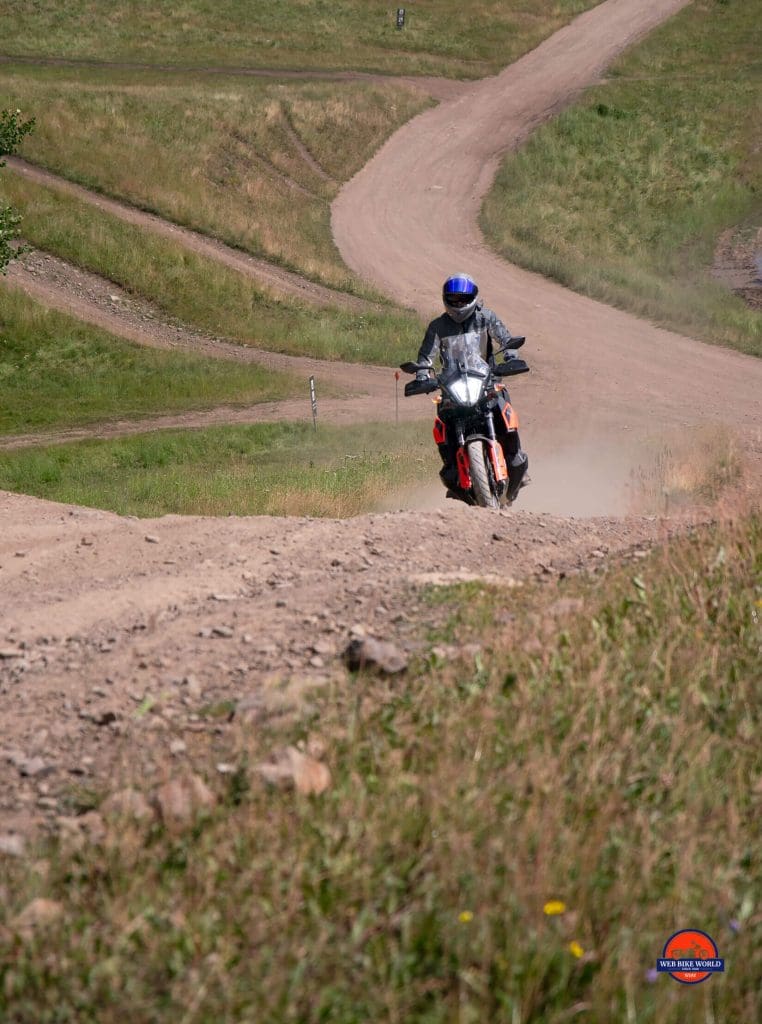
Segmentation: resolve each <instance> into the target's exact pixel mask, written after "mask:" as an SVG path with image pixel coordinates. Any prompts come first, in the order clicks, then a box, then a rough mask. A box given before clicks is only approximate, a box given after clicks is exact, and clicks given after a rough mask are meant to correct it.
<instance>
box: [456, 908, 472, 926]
mask: <svg viewBox="0 0 762 1024" xmlns="http://www.w3.org/2000/svg"><path fill="white" fill-rule="evenodd" d="M473 919H474V915H473V914H472V913H471V911H470V910H461V912H460V913H459V914H458V920H459V921H460V923H461V924H468V922H469V921H473Z"/></svg>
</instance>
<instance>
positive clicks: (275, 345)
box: [4, 174, 423, 366]
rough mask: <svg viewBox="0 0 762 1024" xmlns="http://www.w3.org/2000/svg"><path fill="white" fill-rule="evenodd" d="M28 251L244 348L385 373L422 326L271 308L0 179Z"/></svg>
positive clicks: (193, 260) (410, 320)
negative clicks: (366, 365) (18, 215)
mask: <svg viewBox="0 0 762 1024" xmlns="http://www.w3.org/2000/svg"><path fill="white" fill-rule="evenodd" d="M4 186H5V189H6V192H7V194H8V196H9V197H10V198H11V199H12V201H13V203H14V205H15V206H16V207H17V208H18V209H19V210H20V211H22V213H23V216H24V235H25V238H26V240H27V241H28V242H30V243H32V244H33V245H35V246H36V247H38V248H40V249H43V250H45V251H47V252H52V253H55V254H56V255H57V256H60V257H61V258H62V259H65V260H68V261H69V262H71V263H73V264H75V265H76V266H79V267H83V268H84V269H86V270H90V271H93V272H94V273H97V274H101V275H102V276H103V277H106V278H107V279H108V280H110V281H113V282H114V283H115V284H118V285H121V287H123V288H124V289H125V290H126V291H127V292H129V293H130V294H131V295H134V296H135V297H136V298H142V299H146V300H148V301H149V302H152V303H153V304H154V305H155V306H157V307H158V308H159V309H160V310H162V311H163V312H164V313H165V314H167V315H168V316H170V317H174V318H176V319H177V320H178V321H180V322H181V323H184V324H188V325H190V326H193V327H195V328H197V329H199V330H202V331H206V332H208V333H210V334H212V335H214V336H224V337H227V338H230V339H231V340H233V341H239V342H241V343H242V344H244V345H250V346H252V347H253V348H261V349H266V350H268V351H273V352H287V353H289V354H292V355H310V356H315V357H316V358H319V359H344V360H347V361H350V362H370V363H377V364H379V365H382V366H383V365H385V366H391V365H394V364H396V363H399V362H400V361H401V360H402V359H406V358H409V357H410V352H411V351H412V350H413V349H414V348H415V347H416V346H417V345H418V344H419V341H420V337H419V335H421V334H422V330H423V328H422V324H421V321H420V320H419V318H418V317H417V316H416V315H415V314H413V313H408V312H405V311H404V310H398V309H396V308H392V309H391V310H390V311H389V312H384V311H383V307H381V308H380V310H379V311H378V312H375V311H374V310H372V309H368V310H367V311H365V312H350V311H346V310H338V309H315V308H313V307H308V306H306V305H304V304H301V303H299V302H298V301H297V300H292V299H288V300H286V299H283V300H279V299H276V298H273V297H272V296H271V295H269V294H268V293H267V292H266V291H265V290H264V288H262V287H258V286H257V285H256V284H255V283H253V282H252V281H251V279H250V278H248V277H245V276H244V275H243V274H241V273H238V272H237V271H235V270H232V269H230V268H228V267H225V266H223V265H222V264H220V263H218V262H216V261H215V260H213V259H210V258H208V257H206V256H201V255H198V254H196V253H193V252H191V251H190V250H189V249H188V248H187V247H186V246H184V245H183V244H182V243H179V242H173V241H171V240H169V239H167V238H164V237H159V236H157V235H155V234H153V233H152V232H151V231H150V230H149V229H146V228H139V227H136V226H134V225H131V224H126V223H125V222H124V221H121V220H119V219H118V218H116V217H114V216H112V215H109V214H106V213H104V212H102V211H99V210H97V209H95V208H94V207H92V206H91V205H90V204H89V203H86V202H84V201H82V200H80V199H77V198H76V197H73V196H67V195H65V194H64V193H62V192H59V191H58V190H56V189H50V188H46V187H44V186H41V185H37V184H35V183H33V182H29V181H25V180H23V179H22V178H19V177H18V176H17V175H13V174H7V175H6V179H5V181H4Z"/></svg>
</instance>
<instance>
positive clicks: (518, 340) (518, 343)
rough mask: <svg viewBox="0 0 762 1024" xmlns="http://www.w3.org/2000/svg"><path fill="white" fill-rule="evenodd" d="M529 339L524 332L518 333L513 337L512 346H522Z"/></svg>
mask: <svg viewBox="0 0 762 1024" xmlns="http://www.w3.org/2000/svg"><path fill="white" fill-rule="evenodd" d="M526 340H527V339H526V338H525V337H524V336H523V335H522V334H517V335H516V337H515V338H514V337H511V348H521V346H522V345H523V344H524V342H525V341H526Z"/></svg>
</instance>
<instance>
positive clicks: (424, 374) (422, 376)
mask: <svg viewBox="0 0 762 1024" xmlns="http://www.w3.org/2000/svg"><path fill="white" fill-rule="evenodd" d="M415 379H416V380H428V379H429V371H428V370H418V371H417V372H416V375H415Z"/></svg>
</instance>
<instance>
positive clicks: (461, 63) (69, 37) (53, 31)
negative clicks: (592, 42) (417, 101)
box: [0, 0, 597, 78]
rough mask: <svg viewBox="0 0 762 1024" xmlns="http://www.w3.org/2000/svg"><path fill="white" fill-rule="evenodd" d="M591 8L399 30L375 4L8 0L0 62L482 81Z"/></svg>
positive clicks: (445, 20) (416, 8)
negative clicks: (78, 61) (56, 60)
mask: <svg viewBox="0 0 762 1024" xmlns="http://www.w3.org/2000/svg"><path fill="white" fill-rule="evenodd" d="M596 2H597V0H508V2H505V0H473V2H472V3H470V4H468V5H467V6H464V5H463V4H461V3H458V2H456V0H437V2H436V3H432V2H431V0H418V2H416V3H415V4H410V5H409V6H407V18H406V24H405V28H404V29H403V30H402V31H398V30H397V28H396V7H395V6H394V5H390V4H388V3H385V2H381V0H278V2H277V3H274V4H243V5H242V4H241V3H239V2H237V0H185V2H183V3H182V4H180V5H179V6H178V5H174V6H173V7H171V8H170V7H165V6H162V5H161V4H155V3H152V2H150V0H134V2H133V3H130V4H129V5H118V6H114V4H112V3H108V2H106V0H69V2H68V3H67V4H66V6H65V7H64V8H62V7H61V5H60V4H58V3H56V2H55V0H36V2H35V3H34V4H33V5H30V4H29V3H27V2H25V0H6V2H5V3H4V4H3V6H2V9H0V39H1V40H2V43H1V44H0V49H1V50H2V52H3V53H5V54H10V53H12V54H31V55H35V56H36V55H41V54H46V55H50V56H62V57H65V58H72V57H80V58H82V57H84V58H88V57H95V58H99V59H111V60H125V59H129V60H139V61H146V62H149V63H150V62H162V63H169V64H201V65H209V64H214V65H228V66H230V65H242V66H245V67H264V68H295V69H303V68H331V69H334V68H359V69H361V70H376V71H383V72H388V73H394V74H428V75H443V76H446V77H453V78H480V77H482V76H483V75H486V74H489V73H490V72H494V71H497V70H498V69H499V68H501V67H504V66H505V65H506V64H509V63H510V62H511V61H513V60H515V59H516V57H518V56H520V55H521V54H522V53H525V52H526V51H527V50H529V49H531V48H532V47H533V46H536V45H537V43H539V42H540V41H541V40H542V39H543V38H545V36H547V35H549V34H550V33H551V32H553V31H555V29H557V28H560V27H561V25H563V24H565V23H566V22H567V21H569V20H570V19H571V18H572V17H573V16H574V15H575V14H578V13H579V12H580V11H583V10H585V9H587V8H588V7H593V6H595V3H596Z"/></svg>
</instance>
